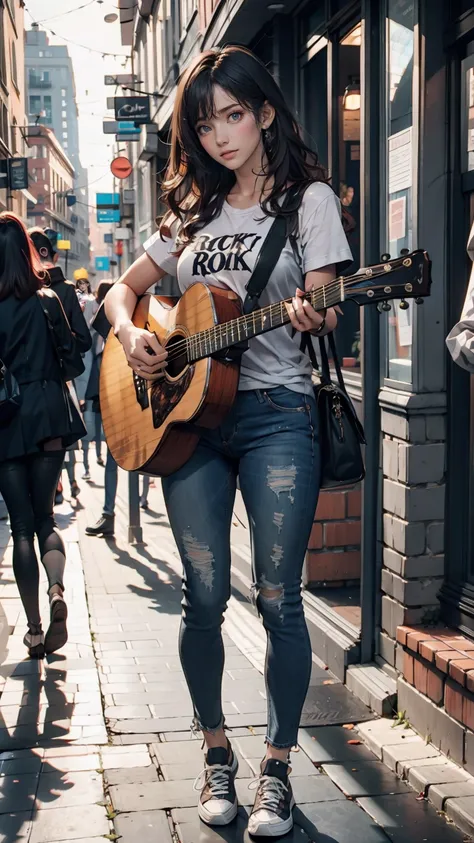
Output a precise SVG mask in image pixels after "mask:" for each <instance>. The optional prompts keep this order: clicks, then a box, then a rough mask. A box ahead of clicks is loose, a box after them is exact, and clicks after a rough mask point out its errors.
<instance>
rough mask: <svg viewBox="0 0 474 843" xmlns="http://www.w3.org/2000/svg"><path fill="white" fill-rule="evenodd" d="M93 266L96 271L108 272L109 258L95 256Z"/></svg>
mask: <svg viewBox="0 0 474 843" xmlns="http://www.w3.org/2000/svg"><path fill="white" fill-rule="evenodd" d="M95 268H96V271H97V272H110V258H107V257H105V256H104V257H100V258H99V257H96V259H95Z"/></svg>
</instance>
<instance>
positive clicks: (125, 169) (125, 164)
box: [110, 155, 133, 179]
mask: <svg viewBox="0 0 474 843" xmlns="http://www.w3.org/2000/svg"><path fill="white" fill-rule="evenodd" d="M110 169H111V171H112V173H113V175H114V176H115V177H116V178H118V179H127V178H128V177H129V175H130V173H131V172H132V170H133V166H132V164H131V163H130V161H129V160H128V158H125V156H124V155H119V156H118V158H114V160H113V161H112V163H111V165H110Z"/></svg>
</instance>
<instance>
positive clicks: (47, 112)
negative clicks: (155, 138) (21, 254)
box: [25, 24, 90, 271]
mask: <svg viewBox="0 0 474 843" xmlns="http://www.w3.org/2000/svg"><path fill="white" fill-rule="evenodd" d="M25 73H26V87H27V94H26V95H27V109H28V121H29V123H30V124H35V123H39V124H41V125H43V126H45V127H46V128H47V129H49V130H50V131H52V132H54V135H55V136H56V139H57V141H58V143H59V144H60V145H61V147H62V149H63V150H64V153H65V156H66V157H67V158H68V159H69V161H70V162H71V163H72V166H73V168H74V171H75V181H74V184H73V185H72V186H71V191H73V192H74V193H75V195H76V199H77V201H76V204H75V205H74V206H73V210H72V213H71V214H70V222H71V224H72V230H71V231H70V235H71V238H72V241H73V244H71V245H72V249H71V255H70V266H71V271H73V270H74V269H78V268H79V267H80V266H86V267H87V266H89V259H90V244H89V209H88V195H89V194H88V187H87V181H88V178H87V171H86V170H84V168H83V167H82V164H81V159H80V154H79V125H78V112H77V106H76V86H75V81H74V71H73V66H72V61H71V58H70V56H69V52H68V49H67V47H64V46H55V45H51V44H50V43H49V39H48V36H47V34H46V33H45V32H43V31H41V30H40V29H39V27H38V26H37V25H35V24H33V27H32V29H31V30H29V31H27V32H26V46H25ZM33 166H34V165H33Z"/></svg>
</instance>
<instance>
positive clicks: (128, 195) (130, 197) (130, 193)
mask: <svg viewBox="0 0 474 843" xmlns="http://www.w3.org/2000/svg"><path fill="white" fill-rule="evenodd" d="M123 204H124V205H134V204H135V189H134V188H133V187H125V188H124V190H123Z"/></svg>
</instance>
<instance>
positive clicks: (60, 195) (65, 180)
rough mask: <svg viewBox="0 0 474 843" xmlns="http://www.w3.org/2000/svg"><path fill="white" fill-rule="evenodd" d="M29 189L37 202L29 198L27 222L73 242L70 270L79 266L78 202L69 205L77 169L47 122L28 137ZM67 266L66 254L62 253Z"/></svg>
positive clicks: (69, 256)
mask: <svg viewBox="0 0 474 843" xmlns="http://www.w3.org/2000/svg"><path fill="white" fill-rule="evenodd" d="M29 152H30V159H29V162H28V163H29V167H28V169H29V176H30V192H31V194H32V196H33V197H34V200H35V201H34V202H31V201H29V202H28V225H29V226H33V225H39V226H41V227H42V228H51V229H53V231H57V232H58V234H59V235H61V239H62V240H69V241H70V242H71V250H70V252H69V254H68V272H69V274H70V275H71V277H72V271H73V270H74V269H78V268H79V265H77V266H76V264H79V260H78V255H77V254H76V252H75V251H74V246H73V244H74V243H75V242H76V241H75V232H76V227H75V224H74V223H73V219H72V217H73V211H74V210H75V206H72V207H70V206H69V205H68V199H67V197H68V194H71V193H72V192H73V190H74V179H75V171H74V167H73V165H72V162H71V161H70V160H69V158H68V157H67V155H66V153H65V152H64V149H63V148H62V146H61V144H60V143H59V141H58V140H57V138H56V135H55V134H54V132H53V131H52V130H51V129H49V128H48V127H47V126H38V134H37V135H36V134H35V136H34V137H32V138H31V139H30V141H29ZM60 260H61V263H62V265H63V268H64V262H65V256H64V255H61V253H60Z"/></svg>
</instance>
